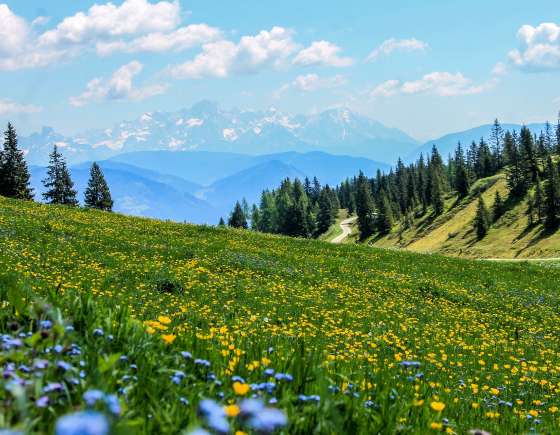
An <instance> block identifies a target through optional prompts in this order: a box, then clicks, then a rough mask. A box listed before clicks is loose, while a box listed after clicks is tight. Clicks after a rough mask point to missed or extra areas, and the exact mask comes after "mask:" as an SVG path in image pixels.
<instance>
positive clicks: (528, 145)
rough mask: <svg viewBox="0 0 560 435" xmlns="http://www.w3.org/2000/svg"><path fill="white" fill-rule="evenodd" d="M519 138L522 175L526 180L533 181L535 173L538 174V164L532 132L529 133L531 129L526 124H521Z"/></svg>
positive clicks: (535, 177)
mask: <svg viewBox="0 0 560 435" xmlns="http://www.w3.org/2000/svg"><path fill="white" fill-rule="evenodd" d="M519 140H520V151H521V160H522V165H523V175H524V176H525V179H526V180H529V182H531V183H532V182H535V181H536V179H537V175H538V174H539V164H538V160H537V152H536V149H535V141H534V139H533V133H531V130H529V129H528V128H527V127H526V126H523V127H522V128H521V133H520V137H519Z"/></svg>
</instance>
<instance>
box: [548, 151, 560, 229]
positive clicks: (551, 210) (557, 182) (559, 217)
mask: <svg viewBox="0 0 560 435" xmlns="http://www.w3.org/2000/svg"><path fill="white" fill-rule="evenodd" d="M546 176H547V178H548V183H547V184H546V193H545V195H546V198H545V220H544V223H545V226H546V227H547V228H549V229H556V228H557V227H558V224H559V223H560V177H559V175H558V169H557V168H556V167H555V165H554V163H553V162H552V158H551V157H550V156H549V157H548V160H547V162H546Z"/></svg>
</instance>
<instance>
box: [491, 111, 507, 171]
mask: <svg viewBox="0 0 560 435" xmlns="http://www.w3.org/2000/svg"><path fill="white" fill-rule="evenodd" d="M503 137H504V130H503V129H502V126H501V125H500V121H498V119H496V120H494V125H493V126H492V132H491V133H490V140H491V144H492V158H493V160H494V165H493V166H494V168H493V169H494V171H499V170H500V169H501V168H502V167H503V165H504V162H503V152H502V142H503Z"/></svg>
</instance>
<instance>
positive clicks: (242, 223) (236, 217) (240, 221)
mask: <svg viewBox="0 0 560 435" xmlns="http://www.w3.org/2000/svg"><path fill="white" fill-rule="evenodd" d="M228 225H229V226H230V227H233V228H243V229H247V228H248V225H247V217H246V216H245V213H243V207H242V206H241V204H240V203H239V201H237V202H236V203H235V207H234V208H233V211H232V212H231V215H230V217H229V220H228Z"/></svg>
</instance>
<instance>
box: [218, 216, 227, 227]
mask: <svg viewBox="0 0 560 435" xmlns="http://www.w3.org/2000/svg"><path fill="white" fill-rule="evenodd" d="M218 226H219V227H225V226H226V223H225V222H224V218H223V217H220V221H219V222H218Z"/></svg>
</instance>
